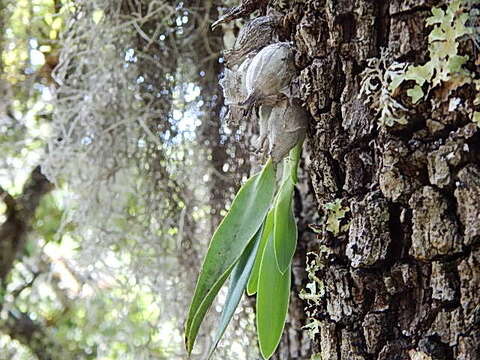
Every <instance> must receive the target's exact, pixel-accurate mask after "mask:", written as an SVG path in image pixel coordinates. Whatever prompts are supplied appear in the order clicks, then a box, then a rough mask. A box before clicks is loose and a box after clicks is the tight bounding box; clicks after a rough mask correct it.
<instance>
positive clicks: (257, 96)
mask: <svg viewBox="0 0 480 360" xmlns="http://www.w3.org/2000/svg"><path fill="white" fill-rule="evenodd" d="M295 74H296V70H295V64H294V52H293V47H292V46H291V45H290V44H289V43H286V42H279V43H275V44H271V45H268V46H266V47H264V48H263V49H262V50H261V51H260V52H259V53H258V54H257V55H255V57H254V58H253V59H252V62H251V63H250V65H249V66H248V70H247V78H246V87H247V94H248V97H247V99H246V100H245V102H244V103H243V104H242V105H245V106H249V107H251V106H253V105H255V104H272V105H273V104H275V102H277V101H278V99H279V98H280V97H281V93H282V91H286V90H287V88H288V86H289V85H290V82H291V81H292V79H293V77H294V76H295Z"/></svg>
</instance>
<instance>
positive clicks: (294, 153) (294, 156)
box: [289, 140, 303, 184]
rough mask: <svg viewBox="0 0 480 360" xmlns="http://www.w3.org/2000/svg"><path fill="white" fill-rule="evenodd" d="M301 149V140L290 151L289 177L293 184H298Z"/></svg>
mask: <svg viewBox="0 0 480 360" xmlns="http://www.w3.org/2000/svg"><path fill="white" fill-rule="evenodd" d="M302 147H303V140H301V141H299V142H298V144H297V145H296V146H295V147H294V148H293V149H292V150H290V156H289V157H290V159H289V166H290V175H291V177H292V181H293V183H294V184H296V183H297V182H298V164H299V163H300V158H301V156H302Z"/></svg>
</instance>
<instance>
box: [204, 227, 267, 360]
mask: <svg viewBox="0 0 480 360" xmlns="http://www.w3.org/2000/svg"><path fill="white" fill-rule="evenodd" d="M263 227H264V226H262V227H261V228H260V229H259V230H258V231H257V233H256V234H255V237H254V239H253V241H251V242H250V244H249V245H248V247H247V248H246V249H245V251H244V252H243V254H242V256H241V257H240V260H239V261H238V263H237V265H235V268H234V269H233V272H232V276H231V278H230V286H229V288H228V293H227V298H226V300H225V305H224V306H223V311H222V315H221V317H220V323H219V326H218V329H217V333H216V334H215V339H214V341H213V344H212V346H211V347H210V351H209V355H208V359H210V358H211V357H212V355H213V352H214V351H215V349H216V348H217V345H218V343H219V342H220V339H221V338H222V336H223V334H224V333H225V330H226V329H227V326H228V324H229V323H230V320H231V319H232V317H233V315H234V314H235V310H236V309H237V306H238V303H239V302H240V299H241V298H242V295H243V292H244V290H245V286H246V285H247V281H248V278H249V276H250V274H251V272H252V268H253V264H254V262H255V258H256V256H257V253H258V250H259V245H260V240H261V238H262V233H263V231H262V230H263Z"/></svg>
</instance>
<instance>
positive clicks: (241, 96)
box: [220, 58, 252, 105]
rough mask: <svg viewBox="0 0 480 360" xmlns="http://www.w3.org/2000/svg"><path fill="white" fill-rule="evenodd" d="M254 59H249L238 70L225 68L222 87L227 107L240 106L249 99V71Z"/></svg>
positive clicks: (221, 82)
mask: <svg viewBox="0 0 480 360" xmlns="http://www.w3.org/2000/svg"><path fill="white" fill-rule="evenodd" d="M251 61H252V59H251V58H247V59H246V60H245V61H244V62H243V63H242V64H241V65H240V66H239V67H238V68H237V69H236V70H230V69H228V68H225V73H224V76H223V78H222V79H221V80H220V86H221V87H222V89H223V97H224V98H225V105H238V104H240V103H241V102H243V101H245V99H246V98H247V87H246V77H247V69H248V66H249V65H250V63H251Z"/></svg>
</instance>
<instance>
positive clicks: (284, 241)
mask: <svg viewBox="0 0 480 360" xmlns="http://www.w3.org/2000/svg"><path fill="white" fill-rule="evenodd" d="M302 145H303V141H300V142H299V143H298V144H297V145H296V146H295V147H294V148H293V149H292V150H291V151H290V156H289V157H288V158H287V159H285V160H284V168H283V182H282V186H281V187H280V190H279V192H278V195H277V198H276V200H275V207H274V226H273V229H274V230H273V233H274V235H273V238H274V244H275V257H276V259H277V264H278V268H279V270H280V271H281V272H282V273H284V272H285V271H286V270H287V269H288V267H289V265H290V263H291V261H292V258H293V255H294V253H295V249H296V248H297V237H298V231H297V223H296V221H295V214H294V213H293V192H294V190H295V184H296V183H297V181H298V164H299V162H300V156H301V153H302Z"/></svg>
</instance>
